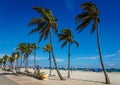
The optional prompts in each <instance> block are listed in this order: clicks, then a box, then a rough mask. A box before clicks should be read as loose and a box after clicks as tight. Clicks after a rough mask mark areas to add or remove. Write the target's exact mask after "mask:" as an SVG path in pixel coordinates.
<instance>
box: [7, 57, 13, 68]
mask: <svg viewBox="0 0 120 85" xmlns="http://www.w3.org/2000/svg"><path fill="white" fill-rule="evenodd" d="M14 60H15V58H14V57H13V56H10V57H9V58H8V61H9V62H10V64H11V67H12V64H13V62H14Z"/></svg>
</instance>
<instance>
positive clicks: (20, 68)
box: [20, 54, 22, 70]
mask: <svg viewBox="0 0 120 85" xmlns="http://www.w3.org/2000/svg"><path fill="white" fill-rule="evenodd" d="M20 57H21V61H20V70H21V68H22V54H21V56H20Z"/></svg>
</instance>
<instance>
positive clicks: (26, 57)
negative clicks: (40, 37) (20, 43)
mask: <svg viewBox="0 0 120 85" xmlns="http://www.w3.org/2000/svg"><path fill="white" fill-rule="evenodd" d="M32 53H33V48H32V44H30V43H27V44H25V50H24V60H26V62H25V72H28V60H29V55H30V54H32Z"/></svg>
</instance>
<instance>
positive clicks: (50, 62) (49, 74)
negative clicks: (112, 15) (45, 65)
mask: <svg viewBox="0 0 120 85" xmlns="http://www.w3.org/2000/svg"><path fill="white" fill-rule="evenodd" d="M49 69H50V71H49V76H51V53H50V52H49Z"/></svg>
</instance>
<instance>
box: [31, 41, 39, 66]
mask: <svg viewBox="0 0 120 85" xmlns="http://www.w3.org/2000/svg"><path fill="white" fill-rule="evenodd" d="M38 48H39V46H38V45H37V44H36V43H33V44H32V49H33V51H34V52H33V53H34V66H36V50H37V49H38Z"/></svg>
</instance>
